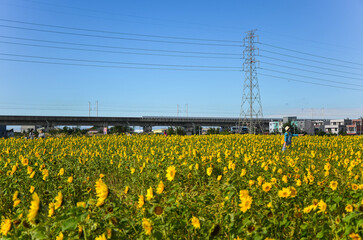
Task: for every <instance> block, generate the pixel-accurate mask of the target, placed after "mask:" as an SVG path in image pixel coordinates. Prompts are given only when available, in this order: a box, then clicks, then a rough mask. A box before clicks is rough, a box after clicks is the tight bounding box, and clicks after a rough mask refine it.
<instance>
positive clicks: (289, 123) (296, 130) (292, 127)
mask: <svg viewBox="0 0 363 240" xmlns="http://www.w3.org/2000/svg"><path fill="white" fill-rule="evenodd" d="M287 126H288V127H289V128H290V129H291V132H292V133H296V134H299V133H300V130H299V129H298V128H297V127H296V125H293V124H291V121H288V122H287V123H284V124H283V125H282V133H283V134H284V133H285V132H286V130H285V128H286V127H287Z"/></svg>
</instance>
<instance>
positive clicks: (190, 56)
mask: <svg viewBox="0 0 363 240" xmlns="http://www.w3.org/2000/svg"><path fill="white" fill-rule="evenodd" d="M0 43H3V44H11V45H21V46H28V47H41V48H53V49H64V50H75V51H86V52H103V53H115V54H131V55H147V56H163V57H183V58H214V59H241V58H236V57H221V56H195V55H176V54H162V53H145V52H126V51H109V50H100V49H85V48H74V47H59V46H49V45H39V44H29V43H17V42H8V41H0Z"/></svg>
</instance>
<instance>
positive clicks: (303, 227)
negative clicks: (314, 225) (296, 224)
mask: <svg viewBox="0 0 363 240" xmlns="http://www.w3.org/2000/svg"><path fill="white" fill-rule="evenodd" d="M307 227H308V224H303V225H301V226H300V228H301V229H302V230H305V229H306V228H307Z"/></svg>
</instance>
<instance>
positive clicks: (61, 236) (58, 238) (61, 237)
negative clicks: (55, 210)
mask: <svg viewBox="0 0 363 240" xmlns="http://www.w3.org/2000/svg"><path fill="white" fill-rule="evenodd" d="M63 238H64V235H63V233H62V232H60V233H59V235H58V236H57V237H56V238H55V240H63Z"/></svg>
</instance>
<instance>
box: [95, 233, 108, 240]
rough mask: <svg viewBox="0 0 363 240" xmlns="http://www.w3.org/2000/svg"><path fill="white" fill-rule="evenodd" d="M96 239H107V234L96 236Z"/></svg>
mask: <svg viewBox="0 0 363 240" xmlns="http://www.w3.org/2000/svg"><path fill="white" fill-rule="evenodd" d="M95 240H107V238H106V236H105V234H102V235H99V236H98V237H96V238H95Z"/></svg>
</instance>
